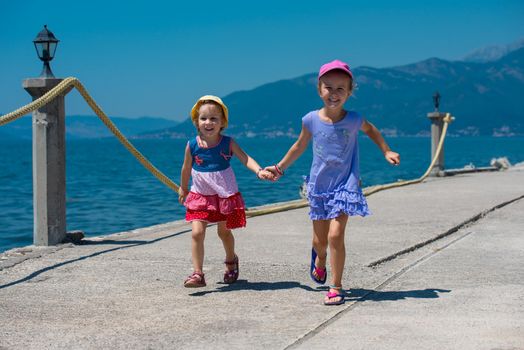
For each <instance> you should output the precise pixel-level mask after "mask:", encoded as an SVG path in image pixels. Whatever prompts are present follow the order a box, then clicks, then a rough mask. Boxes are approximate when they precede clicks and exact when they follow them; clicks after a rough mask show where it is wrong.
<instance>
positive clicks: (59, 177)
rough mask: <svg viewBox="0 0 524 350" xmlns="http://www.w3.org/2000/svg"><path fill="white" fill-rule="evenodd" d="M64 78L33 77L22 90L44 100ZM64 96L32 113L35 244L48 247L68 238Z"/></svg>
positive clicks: (25, 81)
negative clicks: (42, 97)
mask: <svg viewBox="0 0 524 350" xmlns="http://www.w3.org/2000/svg"><path fill="white" fill-rule="evenodd" d="M62 80H63V79H56V78H32V79H26V80H24V82H23V87H24V89H25V90H26V91H28V92H29V94H30V95H31V96H32V97H33V100H35V99H37V98H39V97H41V96H42V95H44V94H45V93H46V92H48V91H49V90H51V89H52V88H54V87H55V86H56V85H58V84H59V83H60V82H61V81H62ZM65 183H66V179H65V103H64V95H60V96H58V97H56V98H55V99H54V100H53V101H51V102H50V103H48V104H47V105H45V106H43V107H41V108H40V109H38V110H36V111H34V112H33V210H34V213H33V218H34V226H33V243H34V245H39V246H42V245H43V246H48V245H55V244H58V243H61V242H62V241H63V240H64V239H65V237H66V202H65V201H66V187H65Z"/></svg>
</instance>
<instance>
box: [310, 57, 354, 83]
mask: <svg viewBox="0 0 524 350" xmlns="http://www.w3.org/2000/svg"><path fill="white" fill-rule="evenodd" d="M335 69H338V70H341V71H343V72H345V73H347V74H348V75H349V76H350V77H351V79H353V73H351V70H350V69H349V66H348V64H347V63H345V62H342V61H339V60H334V61H331V62H328V63H326V64H324V65H322V67H320V70H319V71H318V79H320V77H321V76H323V75H324V74H326V73H327V72H331V71H332V70H335Z"/></svg>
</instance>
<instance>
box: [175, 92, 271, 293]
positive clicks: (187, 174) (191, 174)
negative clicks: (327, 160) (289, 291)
mask: <svg viewBox="0 0 524 350" xmlns="http://www.w3.org/2000/svg"><path fill="white" fill-rule="evenodd" d="M191 119H192V121H193V123H194V124H195V127H196V128H197V131H198V136H196V137H195V138H194V139H192V140H190V141H189V142H188V143H187V146H186V150H185V155H184V164H183V165H182V171H181V175H180V188H179V192H178V193H179V201H180V203H183V204H184V205H185V206H186V220H187V221H190V222H191V227H192V234H191V238H192V241H191V257H192V261H193V273H192V274H191V275H190V276H189V277H188V278H187V279H186V280H185V282H184V286H185V287H188V288H191V287H204V286H205V285H206V281H205V278H204V272H203V264H204V238H205V234H206V228H207V225H208V223H217V232H218V236H219V237H220V239H221V240H222V244H223V246H224V250H225V252H226V259H225V261H224V263H225V264H226V271H225V272H224V282H225V283H234V282H235V281H236V280H237V279H238V273H239V262H238V256H237V255H236V253H235V238H234V236H233V234H232V232H231V230H232V229H235V228H239V227H245V226H246V214H245V206H244V200H243V198H242V195H241V194H240V192H239V191H238V186H237V182H236V178H235V174H234V172H233V169H232V168H231V166H230V164H229V162H230V160H231V157H233V155H235V156H237V157H238V159H239V160H240V161H241V162H242V164H244V165H245V166H246V167H247V168H248V169H250V170H251V171H253V172H254V173H255V174H256V176H257V177H258V178H259V179H273V178H274V176H273V175H272V174H271V173H270V172H269V171H267V170H263V169H262V168H260V166H259V165H258V163H257V162H256V161H255V160H254V159H253V158H251V157H250V156H248V155H247V154H246V153H245V152H244V151H243V150H242V148H240V146H239V145H238V144H237V143H236V142H235V140H233V139H232V138H231V137H228V136H225V135H222V130H223V129H224V128H226V127H227V123H228V109H227V107H226V105H225V104H224V103H223V102H222V100H221V99H220V98H219V97H216V96H212V95H206V96H202V97H201V98H200V99H199V100H198V101H197V102H196V103H195V105H194V106H193V109H192V110H191ZM190 178H192V180H193V181H192V185H191V190H189V179H190Z"/></svg>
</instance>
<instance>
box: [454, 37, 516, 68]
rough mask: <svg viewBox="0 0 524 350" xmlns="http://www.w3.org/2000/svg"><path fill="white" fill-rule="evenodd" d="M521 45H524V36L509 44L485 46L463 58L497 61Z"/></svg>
mask: <svg viewBox="0 0 524 350" xmlns="http://www.w3.org/2000/svg"><path fill="white" fill-rule="evenodd" d="M521 47H524V38H522V39H520V40H517V41H515V42H514V43H511V44H509V45H492V46H487V47H483V48H481V49H478V50H475V51H474V52H472V53H470V54H469V55H467V56H465V57H464V58H463V59H462V60H463V61H469V62H481V63H483V62H490V61H496V60H498V59H500V58H501V57H502V56H505V55H507V54H508V53H510V52H511V51H515V50H518V49H520V48H521Z"/></svg>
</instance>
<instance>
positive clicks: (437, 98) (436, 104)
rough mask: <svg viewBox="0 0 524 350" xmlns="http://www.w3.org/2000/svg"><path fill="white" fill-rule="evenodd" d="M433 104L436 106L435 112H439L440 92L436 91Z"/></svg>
mask: <svg viewBox="0 0 524 350" xmlns="http://www.w3.org/2000/svg"><path fill="white" fill-rule="evenodd" d="M433 104H434V105H435V111H437V112H438V107H439V106H440V94H439V93H438V91H435V94H434V95H433Z"/></svg>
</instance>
